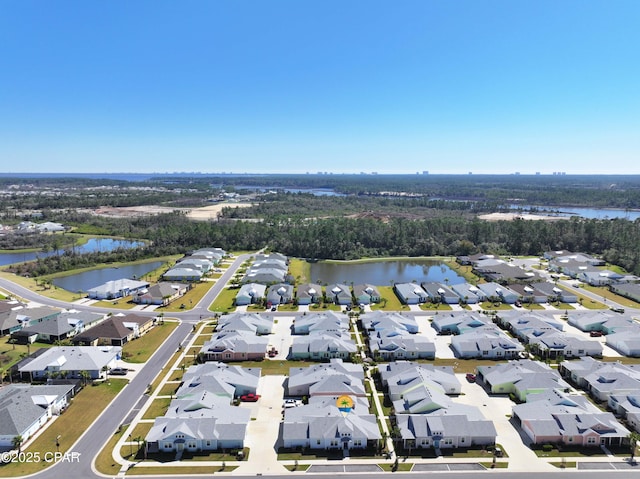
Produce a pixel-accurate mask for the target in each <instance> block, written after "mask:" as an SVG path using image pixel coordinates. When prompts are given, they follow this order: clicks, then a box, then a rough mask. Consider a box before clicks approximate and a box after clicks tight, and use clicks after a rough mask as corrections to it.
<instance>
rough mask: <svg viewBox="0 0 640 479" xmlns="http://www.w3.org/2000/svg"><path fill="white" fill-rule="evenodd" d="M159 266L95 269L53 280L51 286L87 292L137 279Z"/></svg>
mask: <svg viewBox="0 0 640 479" xmlns="http://www.w3.org/2000/svg"><path fill="white" fill-rule="evenodd" d="M161 265H162V261H153V262H151V263H144V264H134V265H129V266H121V267H119V268H103V269H96V270H93V271H85V272H83V273H78V274H74V275H70V276H65V277H63V278H56V279H54V280H53V284H55V285H56V286H57V287H59V288H62V289H66V290H67V291H72V292H74V293H75V292H77V291H87V290H88V289H91V288H93V287H95V286H99V285H101V284H103V283H106V282H107V281H115V280H117V279H122V278H128V279H133V278H134V276H135V278H136V279H138V278H140V277H141V276H143V275H145V274H147V273H149V272H150V271H153V270H154V269H156V268H159V267H160V266H161Z"/></svg>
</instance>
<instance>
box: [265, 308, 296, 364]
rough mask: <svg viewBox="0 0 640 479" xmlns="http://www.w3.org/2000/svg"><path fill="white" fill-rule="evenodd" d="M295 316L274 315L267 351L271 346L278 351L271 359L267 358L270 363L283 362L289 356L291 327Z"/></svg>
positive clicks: (291, 341)
mask: <svg viewBox="0 0 640 479" xmlns="http://www.w3.org/2000/svg"><path fill="white" fill-rule="evenodd" d="M294 319H295V316H280V315H274V317H273V322H274V324H273V332H272V333H271V334H270V335H269V349H271V346H273V347H274V348H276V349H277V350H278V354H276V355H275V356H274V357H273V358H267V360H271V361H285V360H286V359H287V356H288V355H289V349H290V348H291V345H292V344H293V337H292V336H291V326H292V325H293V320H294Z"/></svg>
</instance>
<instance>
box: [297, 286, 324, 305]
mask: <svg viewBox="0 0 640 479" xmlns="http://www.w3.org/2000/svg"><path fill="white" fill-rule="evenodd" d="M296 300H297V301H298V304H299V305H308V304H318V303H320V302H321V301H322V286H320V285H319V284H315V283H305V284H301V285H300V286H298V289H297V290H296Z"/></svg>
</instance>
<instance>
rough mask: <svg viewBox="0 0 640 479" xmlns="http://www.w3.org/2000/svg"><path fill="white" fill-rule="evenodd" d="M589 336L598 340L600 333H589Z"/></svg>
mask: <svg viewBox="0 0 640 479" xmlns="http://www.w3.org/2000/svg"><path fill="white" fill-rule="evenodd" d="M589 336H591V337H592V338H599V337H600V336H602V331H590V332H589Z"/></svg>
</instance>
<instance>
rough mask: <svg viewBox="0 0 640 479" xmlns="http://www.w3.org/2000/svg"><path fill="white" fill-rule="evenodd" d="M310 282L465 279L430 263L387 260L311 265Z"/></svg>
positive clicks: (385, 283)
mask: <svg viewBox="0 0 640 479" xmlns="http://www.w3.org/2000/svg"><path fill="white" fill-rule="evenodd" d="M311 281H312V282H314V283H317V282H322V283H323V284H331V283H345V284H351V283H352V282H353V284H363V283H369V284H373V285H376V286H391V285H392V284H393V283H410V282H412V281H416V282H418V283H422V282H425V281H435V282H437V283H443V284H446V283H448V284H460V283H464V282H465V279H464V278H463V277H462V276H459V275H458V274H457V273H456V272H455V271H453V270H452V269H451V268H449V266H447V265H446V264H444V263H442V262H440V261H434V260H389V261H375V262H367V263H325V262H322V261H321V262H318V263H311Z"/></svg>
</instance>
